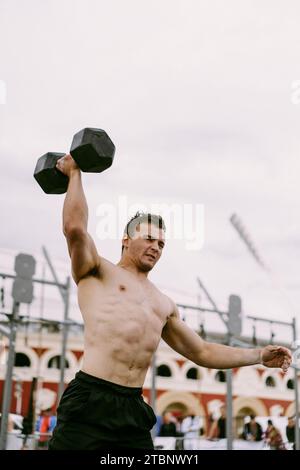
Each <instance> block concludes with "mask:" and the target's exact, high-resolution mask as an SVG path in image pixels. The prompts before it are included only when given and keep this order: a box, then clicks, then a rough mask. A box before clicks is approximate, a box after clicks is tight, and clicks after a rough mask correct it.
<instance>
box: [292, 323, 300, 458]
mask: <svg viewBox="0 0 300 470" xmlns="http://www.w3.org/2000/svg"><path fill="white" fill-rule="evenodd" d="M296 340H297V323H296V318H293V341H296ZM294 390H295V421H296V423H295V448H296V450H300V430H299V387H298V368H297V367H295V368H294Z"/></svg>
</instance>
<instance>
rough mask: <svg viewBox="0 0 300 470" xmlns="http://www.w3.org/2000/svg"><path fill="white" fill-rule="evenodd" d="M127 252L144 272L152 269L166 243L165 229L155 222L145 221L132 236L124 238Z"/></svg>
mask: <svg viewBox="0 0 300 470" xmlns="http://www.w3.org/2000/svg"><path fill="white" fill-rule="evenodd" d="M123 243H124V246H125V247H127V254H128V255H129V256H130V258H131V259H132V260H133V261H134V263H135V264H136V265H137V266H138V267H139V269H140V270H141V271H143V272H148V271H151V269H152V268H153V267H154V266H155V264H156V263H157V261H158V260H159V258H160V257H161V254H162V250H163V248H164V245H165V235H164V231H163V229H160V228H159V227H157V226H156V225H154V224H148V223H147V222H143V223H141V224H139V225H138V226H137V227H136V229H135V231H134V233H133V234H132V236H131V238H126V239H124V242H123Z"/></svg>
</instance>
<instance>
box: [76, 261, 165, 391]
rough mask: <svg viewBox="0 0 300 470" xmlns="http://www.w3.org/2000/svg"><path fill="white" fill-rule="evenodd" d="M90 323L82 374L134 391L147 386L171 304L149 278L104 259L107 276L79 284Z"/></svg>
mask: <svg viewBox="0 0 300 470" xmlns="http://www.w3.org/2000/svg"><path fill="white" fill-rule="evenodd" d="M78 301H79V307H80V310H81V313H82V316H83V320H84V324H85V332H84V357H83V367H82V370H83V371H84V372H86V373H88V374H91V375H94V376H96V377H100V378H102V379H104V380H109V381H110V382H114V383H118V384H121V385H126V386H129V387H141V386H142V385H143V383H144V379H145V375H146V372H147V369H148V367H149V365H150V363H151V359H152V355H153V353H154V351H155V350H156V348H157V346H158V344H159V341H160V338H161V333H162V329H163V327H164V325H165V324H166V321H167V319H168V317H169V316H170V315H171V314H172V310H173V305H172V302H171V300H170V299H169V298H168V297H167V296H165V295H164V294H162V293H161V292H160V291H159V290H158V289H157V288H156V287H155V286H154V285H153V284H152V283H151V282H150V281H149V280H147V279H146V278H143V279H142V280H140V279H139V278H138V277H137V276H136V275H134V274H133V273H131V272H129V271H127V270H126V269H124V268H122V267H120V266H115V265H114V264H112V263H110V262H109V261H107V260H105V259H103V258H102V262H101V275H100V276H89V277H87V278H85V279H82V280H81V281H80V282H79V284H78Z"/></svg>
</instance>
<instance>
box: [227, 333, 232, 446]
mask: <svg viewBox="0 0 300 470" xmlns="http://www.w3.org/2000/svg"><path fill="white" fill-rule="evenodd" d="M228 346H231V334H230V333H228ZM226 439H227V450H233V432H232V369H227V370H226Z"/></svg>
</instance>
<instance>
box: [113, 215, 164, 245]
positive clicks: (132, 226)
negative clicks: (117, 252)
mask: <svg viewBox="0 0 300 470" xmlns="http://www.w3.org/2000/svg"><path fill="white" fill-rule="evenodd" d="M142 223H148V224H153V225H155V226H156V227H158V228H160V229H162V230H164V231H166V226H165V223H164V220H163V218H162V217H161V216H160V215H156V214H150V213H149V212H139V211H138V212H137V213H136V214H135V215H134V216H133V217H131V219H130V220H129V221H128V222H127V224H126V227H125V229H124V235H125V234H126V235H128V237H129V238H132V236H133V234H134V232H135V230H136V228H137V226H138V225H140V224H142ZM123 249H124V245H122V253H123Z"/></svg>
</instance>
